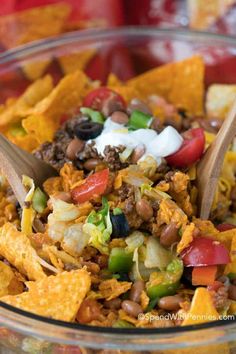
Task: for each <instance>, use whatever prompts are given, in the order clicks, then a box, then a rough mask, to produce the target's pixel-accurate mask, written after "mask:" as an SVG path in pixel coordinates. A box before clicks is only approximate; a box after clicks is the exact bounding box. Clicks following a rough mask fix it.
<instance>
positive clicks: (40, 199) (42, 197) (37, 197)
mask: <svg viewBox="0 0 236 354" xmlns="http://www.w3.org/2000/svg"><path fill="white" fill-rule="evenodd" d="M47 200H48V198H47V196H46V194H45V193H44V192H43V191H41V189H40V188H36V189H35V192H34V195H33V198H32V204H33V208H34V210H36V211H37V212H38V213H42V212H43V211H44V209H45V208H46V206H47Z"/></svg>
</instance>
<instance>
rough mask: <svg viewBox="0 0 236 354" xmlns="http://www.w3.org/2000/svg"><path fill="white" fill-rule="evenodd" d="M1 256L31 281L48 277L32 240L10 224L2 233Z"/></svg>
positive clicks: (3, 228) (0, 242)
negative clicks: (32, 244)
mask: <svg viewBox="0 0 236 354" xmlns="http://www.w3.org/2000/svg"><path fill="white" fill-rule="evenodd" d="M0 255H1V256H2V257H4V258H6V259H7V260H8V262H9V263H11V264H12V265H14V266H15V267H16V268H17V269H18V270H19V271H20V272H21V273H23V274H25V275H27V277H28V278H29V279H32V280H38V279H42V278H45V277H46V274H45V273H44V271H43V268H42V266H41V265H40V263H39V256H38V255H37V253H36V251H35V249H34V248H33V247H32V246H31V244H30V240H29V239H28V238H27V236H26V235H24V234H23V233H22V232H20V231H17V230H16V228H15V227H14V225H12V224H10V223H6V224H5V225H4V226H3V227H2V229H1V232H0Z"/></svg>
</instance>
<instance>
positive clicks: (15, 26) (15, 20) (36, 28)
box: [0, 3, 71, 49]
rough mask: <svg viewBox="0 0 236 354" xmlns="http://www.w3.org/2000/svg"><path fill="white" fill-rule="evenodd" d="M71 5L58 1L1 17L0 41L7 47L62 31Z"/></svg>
mask: <svg viewBox="0 0 236 354" xmlns="http://www.w3.org/2000/svg"><path fill="white" fill-rule="evenodd" d="M70 11H71V9H70V6H69V5H68V4H66V3H58V4H52V5H47V6H41V7H35V8H32V9H28V10H25V11H21V12H18V13H16V14H11V15H7V16H1V18H0V42H1V43H2V44H3V45H4V46H5V47H6V48H7V49H9V48H14V47H16V46H19V45H21V44H24V43H28V42H31V41H35V40H37V39H41V38H47V37H50V36H55V35H57V34H59V33H62V32H63V30H64V24H65V21H66V20H67V18H68V16H69V14H70Z"/></svg>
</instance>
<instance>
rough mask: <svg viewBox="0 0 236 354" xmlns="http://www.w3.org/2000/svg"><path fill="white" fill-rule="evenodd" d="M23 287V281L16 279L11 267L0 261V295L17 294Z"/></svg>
mask: <svg viewBox="0 0 236 354" xmlns="http://www.w3.org/2000/svg"><path fill="white" fill-rule="evenodd" d="M23 289H24V287H23V283H22V282H20V281H19V280H18V279H17V277H16V276H15V274H14V272H13V270H12V268H11V267H10V266H9V265H7V264H6V263H4V262H2V261H0V297H2V296H5V295H16V294H19V293H21V292H22V291H23Z"/></svg>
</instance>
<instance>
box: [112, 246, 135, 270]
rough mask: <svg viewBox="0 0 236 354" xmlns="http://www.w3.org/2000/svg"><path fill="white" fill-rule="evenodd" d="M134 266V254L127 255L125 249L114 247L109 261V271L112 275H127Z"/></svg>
mask: <svg viewBox="0 0 236 354" xmlns="http://www.w3.org/2000/svg"><path fill="white" fill-rule="evenodd" d="M132 264H133V253H127V252H126V251H125V249H124V248H121V247H114V248H112V250H111V253H110V256H109V260H108V270H110V271H111V272H112V273H122V272H124V273H127V272H129V271H130V269H131V267H132Z"/></svg>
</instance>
